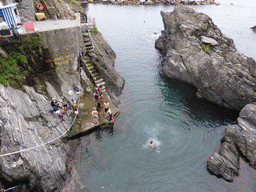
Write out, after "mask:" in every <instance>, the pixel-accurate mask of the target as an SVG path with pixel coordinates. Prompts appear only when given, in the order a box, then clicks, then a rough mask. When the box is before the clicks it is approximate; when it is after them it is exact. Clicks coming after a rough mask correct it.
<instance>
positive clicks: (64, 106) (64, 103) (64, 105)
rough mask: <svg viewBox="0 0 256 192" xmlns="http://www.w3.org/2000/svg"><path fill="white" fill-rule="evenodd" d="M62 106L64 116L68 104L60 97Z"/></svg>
mask: <svg viewBox="0 0 256 192" xmlns="http://www.w3.org/2000/svg"><path fill="white" fill-rule="evenodd" d="M62 106H63V109H64V114H66V113H67V111H68V102H67V101H66V99H64V97H62Z"/></svg>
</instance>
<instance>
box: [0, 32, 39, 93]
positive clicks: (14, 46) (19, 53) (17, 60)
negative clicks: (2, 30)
mask: <svg viewBox="0 0 256 192" xmlns="http://www.w3.org/2000/svg"><path fill="white" fill-rule="evenodd" d="M2 48H3V49H4V50H5V52H6V53H7V54H8V55H9V56H10V57H8V58H6V57H4V56H3V55H0V84H3V85H10V86H12V87H14V88H22V85H23V84H25V83H26V82H27V81H29V80H31V78H32V77H33V76H34V75H35V74H37V73H39V72H40V71H42V70H43V68H44V64H43V47H42V44H41V38H40V36H39V34H37V35H36V36H33V37H27V38H26V39H25V40H24V41H18V42H15V41H13V42H12V41H11V42H5V43H3V45H2Z"/></svg>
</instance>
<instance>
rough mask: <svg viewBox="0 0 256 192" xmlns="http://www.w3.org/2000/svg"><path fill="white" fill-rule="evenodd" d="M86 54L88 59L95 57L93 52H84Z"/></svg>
mask: <svg viewBox="0 0 256 192" xmlns="http://www.w3.org/2000/svg"><path fill="white" fill-rule="evenodd" d="M86 54H88V55H89V56H90V57H95V53H94V51H93V52H89V51H88V52H86Z"/></svg>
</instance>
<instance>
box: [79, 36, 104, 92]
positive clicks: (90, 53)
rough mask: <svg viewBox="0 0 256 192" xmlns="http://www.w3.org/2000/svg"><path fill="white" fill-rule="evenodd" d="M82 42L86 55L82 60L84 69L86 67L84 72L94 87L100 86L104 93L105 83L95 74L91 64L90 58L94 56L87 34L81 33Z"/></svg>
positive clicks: (93, 66)
mask: <svg viewBox="0 0 256 192" xmlns="http://www.w3.org/2000/svg"><path fill="white" fill-rule="evenodd" d="M83 41H84V46H85V48H86V55H85V56H84V58H83V59H84V61H85V65H84V67H86V70H85V71H86V72H87V73H88V74H87V75H88V76H89V77H90V79H91V81H92V82H93V83H94V85H95V86H96V87H99V86H102V90H103V92H104V91H105V90H106V88H105V82H104V80H103V78H102V77H101V76H100V74H99V73H98V72H97V69H96V68H95V65H94V64H93V63H92V62H91V57H92V56H93V55H94V54H95V50H94V47H93V45H92V42H91V40H90V36H89V32H84V33H83ZM96 89H97V88H96Z"/></svg>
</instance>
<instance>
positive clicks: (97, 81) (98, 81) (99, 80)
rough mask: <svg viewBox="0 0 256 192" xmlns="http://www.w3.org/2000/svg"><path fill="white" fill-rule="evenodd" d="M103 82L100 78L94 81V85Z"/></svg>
mask: <svg viewBox="0 0 256 192" xmlns="http://www.w3.org/2000/svg"><path fill="white" fill-rule="evenodd" d="M102 81H103V79H102V78H101V79H97V80H96V81H95V83H101V82H102Z"/></svg>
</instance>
